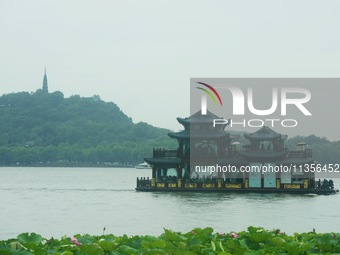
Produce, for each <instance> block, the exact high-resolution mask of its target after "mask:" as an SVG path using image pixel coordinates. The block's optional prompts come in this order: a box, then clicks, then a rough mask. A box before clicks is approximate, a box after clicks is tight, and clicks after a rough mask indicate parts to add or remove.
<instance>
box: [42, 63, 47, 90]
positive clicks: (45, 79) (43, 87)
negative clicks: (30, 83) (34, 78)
mask: <svg viewBox="0 0 340 255" xmlns="http://www.w3.org/2000/svg"><path fill="white" fill-rule="evenodd" d="M42 90H43V92H46V93H48V84H47V75H46V67H45V72H44V79H43V86H42Z"/></svg>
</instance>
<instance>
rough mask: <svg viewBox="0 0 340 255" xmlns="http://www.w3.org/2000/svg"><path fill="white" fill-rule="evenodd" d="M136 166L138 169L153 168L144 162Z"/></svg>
mask: <svg viewBox="0 0 340 255" xmlns="http://www.w3.org/2000/svg"><path fill="white" fill-rule="evenodd" d="M135 168H136V169H151V166H150V165H149V164H148V163H146V162H144V163H141V164H139V165H136V166H135Z"/></svg>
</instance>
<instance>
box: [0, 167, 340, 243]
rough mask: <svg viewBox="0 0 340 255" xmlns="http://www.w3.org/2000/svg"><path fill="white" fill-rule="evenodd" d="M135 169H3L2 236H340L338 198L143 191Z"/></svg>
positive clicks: (139, 173)
mask: <svg viewBox="0 0 340 255" xmlns="http://www.w3.org/2000/svg"><path fill="white" fill-rule="evenodd" d="M150 174H151V171H150V170H143V169H142V170H141V169H132V168H131V169H130V168H17V167H11V168H6V167H4V168H0V201H1V202H0V239H8V238H12V237H16V236H17V235H18V234H19V233H22V232H36V233H39V234H41V235H43V236H44V237H47V238H48V237H52V236H53V237H56V238H59V237H61V236H63V235H73V234H76V233H80V234H85V233H88V234H93V235H101V234H102V233H103V228H104V227H106V232H105V233H107V234H108V233H113V234H115V235H122V234H128V235H133V234H152V235H159V234H161V233H162V231H163V228H169V229H172V230H175V231H183V232H185V231H189V230H191V229H193V228H195V227H206V226H211V227H213V228H214V230H215V231H216V232H217V231H218V232H230V231H241V230H245V229H246V228H247V227H248V226H250V225H253V226H263V227H265V228H267V229H273V228H280V229H281V230H282V231H285V232H287V233H294V232H308V231H311V230H312V229H313V228H315V229H316V231H317V232H327V231H335V232H340V221H339V217H340V216H339V215H340V195H330V196H315V195H288V194H287V195H286V194H230V193H229V194H228V193H227V194H220V193H204V194H203V193H146V192H136V191H135V189H134V188H135V185H136V178H137V177H141V176H145V177H147V176H150ZM335 186H336V187H339V186H340V180H335Z"/></svg>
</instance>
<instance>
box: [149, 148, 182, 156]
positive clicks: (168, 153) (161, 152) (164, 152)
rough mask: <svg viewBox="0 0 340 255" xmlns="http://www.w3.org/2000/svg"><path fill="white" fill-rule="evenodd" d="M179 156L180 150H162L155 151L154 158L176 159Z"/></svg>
mask: <svg viewBox="0 0 340 255" xmlns="http://www.w3.org/2000/svg"><path fill="white" fill-rule="evenodd" d="M178 156H179V151H178V149H176V150H165V149H160V148H154V149H153V157H154V158H176V157H178Z"/></svg>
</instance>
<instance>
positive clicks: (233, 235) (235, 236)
mask: <svg viewBox="0 0 340 255" xmlns="http://www.w3.org/2000/svg"><path fill="white" fill-rule="evenodd" d="M229 236H230V237H232V238H238V237H240V236H239V235H238V234H237V233H235V232H231V233H230V234H229Z"/></svg>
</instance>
